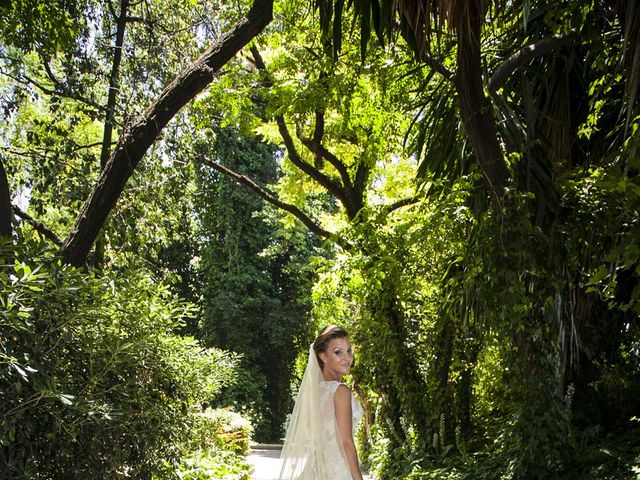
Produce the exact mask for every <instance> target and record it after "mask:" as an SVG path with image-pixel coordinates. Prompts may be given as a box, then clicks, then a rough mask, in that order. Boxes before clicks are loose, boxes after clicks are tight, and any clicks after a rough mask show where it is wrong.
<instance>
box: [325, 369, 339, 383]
mask: <svg viewBox="0 0 640 480" xmlns="http://www.w3.org/2000/svg"><path fill="white" fill-rule="evenodd" d="M322 378H324V381H325V382H342V375H337V374H334V373H332V372H325V371H324V370H323V371H322Z"/></svg>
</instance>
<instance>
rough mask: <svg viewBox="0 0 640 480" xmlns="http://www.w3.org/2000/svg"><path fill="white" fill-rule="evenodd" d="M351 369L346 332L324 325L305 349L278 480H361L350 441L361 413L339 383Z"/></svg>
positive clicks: (339, 328)
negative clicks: (306, 351)
mask: <svg viewBox="0 0 640 480" xmlns="http://www.w3.org/2000/svg"><path fill="white" fill-rule="evenodd" d="M352 366H353V353H352V351H351V344H350V343H349V336H348V334H347V332H346V331H345V330H344V329H342V328H341V327H338V326H336V325H328V326H327V327H325V328H324V329H323V330H322V331H321V332H320V335H318V337H317V338H316V339H315V341H314V342H313V344H312V345H311V347H310V348H309V359H308V362H307V368H306V369H305V372H304V376H303V378H302V383H301V384H300V389H299V390H298V397H297V399H296V405H295V407H294V409H293V413H292V415H291V420H290V422H289V428H288V429H287V436H286V438H285V442H284V446H283V448H282V454H281V456H280V458H281V460H282V468H281V471H280V476H279V477H277V479H278V480H362V471H361V470H360V464H359V462H358V454H357V452H356V447H355V443H354V440H353V435H354V432H355V429H356V425H357V423H358V420H359V419H360V417H361V416H362V408H361V407H360V405H359V404H358V402H357V401H356V399H355V398H354V396H353V394H352V393H351V390H349V388H348V387H347V386H346V385H345V384H343V383H342V377H343V375H346V374H348V373H349V371H350V370H351V367H352Z"/></svg>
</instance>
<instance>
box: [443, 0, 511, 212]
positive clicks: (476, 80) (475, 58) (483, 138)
mask: <svg viewBox="0 0 640 480" xmlns="http://www.w3.org/2000/svg"><path fill="white" fill-rule="evenodd" d="M463 3H464V5H465V6H466V7H465V8H466V12H465V14H462V15H460V19H461V20H460V22H461V24H460V25H457V28H456V31H457V37H458V72H457V75H456V78H455V84H456V89H457V91H458V95H459V100H460V110H461V113H462V121H463V123H464V127H465V130H466V132H467V135H468V136H469V141H470V142H471V145H472V147H473V151H474V153H475V154H476V157H477V159H478V163H479V165H480V168H481V170H482V174H483V176H484V178H485V180H486V182H487V184H488V186H489V189H490V191H491V195H492V199H493V202H494V205H499V203H500V198H501V196H502V193H503V189H504V186H505V185H506V182H507V180H508V178H509V171H508V169H507V164H506V163H505V160H504V156H503V154H502V150H501V149H500V143H499V141H498V129H497V127H496V121H495V117H494V115H493V106H492V104H491V100H490V99H489V97H487V96H486V95H485V93H484V90H483V85H484V83H483V79H482V65H481V51H480V30H481V27H482V22H483V21H484V12H483V11H482V10H481V9H480V3H482V2H479V1H468V2H463Z"/></svg>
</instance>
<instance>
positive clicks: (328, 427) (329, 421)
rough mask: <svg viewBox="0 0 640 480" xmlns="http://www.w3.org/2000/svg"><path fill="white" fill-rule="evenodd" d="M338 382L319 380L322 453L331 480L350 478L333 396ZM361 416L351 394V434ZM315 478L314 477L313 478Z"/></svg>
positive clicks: (358, 405) (347, 479)
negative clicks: (323, 445) (323, 446)
mask: <svg viewBox="0 0 640 480" xmlns="http://www.w3.org/2000/svg"><path fill="white" fill-rule="evenodd" d="M340 385H342V384H341V383H340V382H335V381H330V382H320V418H321V420H322V437H323V441H324V444H325V448H324V455H325V462H326V470H327V475H328V478H330V479H332V480H352V478H351V473H350V472H349V467H348V465H347V462H346V459H345V456H344V450H343V448H342V444H341V442H340V435H339V434H338V426H337V424H336V412H335V403H334V401H333V400H334V396H335V393H336V390H338V387H339V386H340ZM360 417H362V407H361V406H360V404H359V403H358V401H357V400H356V399H355V397H354V396H353V393H352V394H351V422H352V423H351V425H352V429H353V431H352V432H351V433H352V435H355V433H356V427H357V426H358V422H359V421H360ZM314 480H316V479H314Z"/></svg>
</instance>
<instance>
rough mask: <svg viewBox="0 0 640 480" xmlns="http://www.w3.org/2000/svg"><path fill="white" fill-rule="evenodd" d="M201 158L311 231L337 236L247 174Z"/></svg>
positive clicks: (326, 235)
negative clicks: (290, 215)
mask: <svg viewBox="0 0 640 480" xmlns="http://www.w3.org/2000/svg"><path fill="white" fill-rule="evenodd" d="M199 160H200V162H202V163H203V164H204V165H207V166H208V167H211V168H213V169H214V170H216V171H218V172H220V173H222V174H223V175H226V176H227V177H229V178H231V179H232V180H233V181H235V182H236V183H238V184H240V185H243V186H245V187H247V188H249V189H251V190H252V191H253V192H255V193H257V194H258V196H260V197H261V198H263V199H264V200H266V201H267V202H269V203H270V204H272V205H273V206H275V207H276V208H279V209H280V210H284V211H286V212H289V213H291V214H292V215H293V216H295V217H296V218H297V219H298V220H300V221H301V222H302V223H303V224H304V226H305V227H307V228H308V229H309V231H311V232H312V233H315V234H316V235H318V236H319V237H323V238H335V237H334V234H333V233H331V232H329V231H328V230H325V229H324V228H322V227H321V226H320V225H318V224H317V223H316V222H314V221H313V220H312V219H311V218H310V217H309V216H308V215H307V214H306V213H304V212H303V211H302V210H300V209H299V208H298V207H296V206H295V205H291V204H290V203H285V202H283V201H282V200H280V199H279V198H278V197H277V196H276V195H275V194H273V193H272V192H270V191H268V190H267V189H266V188H264V187H261V186H260V185H258V184H257V183H256V182H254V181H253V180H252V179H250V178H249V177H247V176H246V175H242V174H240V173H237V172H235V171H233V170H231V169H230V168H228V167H225V166H224V165H220V164H219V163H215V162H212V161H210V160H207V159H205V158H202V157H200V158H199ZM336 242H337V243H338V244H339V245H340V246H342V247H343V248H347V245H346V243H345V242H344V241H342V240H341V239H339V238H337V239H336Z"/></svg>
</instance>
